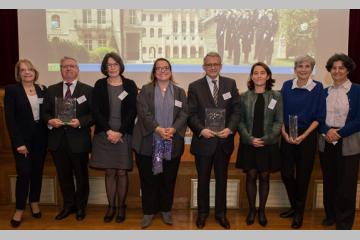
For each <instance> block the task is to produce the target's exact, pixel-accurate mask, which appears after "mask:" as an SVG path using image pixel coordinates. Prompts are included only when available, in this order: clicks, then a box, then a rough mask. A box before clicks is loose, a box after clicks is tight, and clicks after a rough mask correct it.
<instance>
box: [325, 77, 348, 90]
mask: <svg viewBox="0 0 360 240" xmlns="http://www.w3.org/2000/svg"><path fill="white" fill-rule="evenodd" d="M351 85H352V83H351V81H350V80H349V79H347V80H346V81H345V82H344V83H343V84H341V85H339V86H336V87H335V85H334V84H333V85H331V86H330V87H329V91H332V90H335V89H344V90H345V92H346V93H347V92H349V91H350V88H351Z"/></svg>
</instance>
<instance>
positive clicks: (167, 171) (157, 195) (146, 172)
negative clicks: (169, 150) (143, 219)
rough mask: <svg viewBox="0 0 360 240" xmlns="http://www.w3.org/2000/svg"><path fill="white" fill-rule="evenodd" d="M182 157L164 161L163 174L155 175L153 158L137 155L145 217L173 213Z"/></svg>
mask: <svg viewBox="0 0 360 240" xmlns="http://www.w3.org/2000/svg"><path fill="white" fill-rule="evenodd" d="M179 163H180V157H177V158H172V159H171V160H163V172H162V173H159V174H157V175H153V172H152V157H150V156H144V155H139V154H136V165H137V168H138V171H139V176H140V183H141V201H142V208H143V212H144V214H145V215H151V214H156V213H158V212H159V211H161V212H168V211H171V209H172V205H173V201H174V190H175V183H176V177H177V172H178V169H179Z"/></svg>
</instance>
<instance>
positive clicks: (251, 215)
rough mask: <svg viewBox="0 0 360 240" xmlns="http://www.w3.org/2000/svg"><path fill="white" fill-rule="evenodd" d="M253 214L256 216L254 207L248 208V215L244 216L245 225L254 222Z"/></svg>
mask: <svg viewBox="0 0 360 240" xmlns="http://www.w3.org/2000/svg"><path fill="white" fill-rule="evenodd" d="M255 216H256V209H250V210H249V213H248V215H247V217H246V224H247V225H252V224H254V221H255Z"/></svg>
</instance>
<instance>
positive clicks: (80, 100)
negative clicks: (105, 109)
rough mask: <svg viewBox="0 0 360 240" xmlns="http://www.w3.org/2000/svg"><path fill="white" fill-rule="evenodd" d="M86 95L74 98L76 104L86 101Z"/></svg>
mask: <svg viewBox="0 0 360 240" xmlns="http://www.w3.org/2000/svg"><path fill="white" fill-rule="evenodd" d="M86 100H87V99H86V97H85V95H82V96H81V97H78V98H77V99H76V101H77V102H78V104H82V103H83V102H86Z"/></svg>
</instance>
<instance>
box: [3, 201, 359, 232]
mask: <svg viewBox="0 0 360 240" xmlns="http://www.w3.org/2000/svg"><path fill="white" fill-rule="evenodd" d="M41 210H42V214H43V216H42V218H41V219H35V218H32V217H31V215H30V210H29V209H28V208H27V209H26V211H25V214H24V219H23V221H22V223H21V226H20V227H19V228H18V229H22V230H140V229H141V228H140V221H141V218H142V211H141V209H128V210H127V212H126V213H127V216H126V220H125V221H124V222H123V223H116V222H115V221H113V222H111V223H104V222H103V216H104V214H105V210H106V209H105V206H89V207H88V209H87V215H86V218H85V219H84V220H83V221H77V220H76V219H75V215H74V214H71V215H70V216H69V217H67V218H66V219H63V220H60V221H57V220H55V219H54V217H55V215H56V214H57V212H58V211H59V208H58V207H57V206H41ZM283 210H284V209H268V210H266V216H267V218H268V225H267V226H266V227H262V226H261V225H259V224H258V222H257V218H256V221H255V223H254V224H253V225H251V226H247V225H246V223H245V218H246V215H247V209H244V210H228V214H227V216H228V219H229V221H230V224H231V230H291V229H292V228H291V227H290V224H291V219H283V218H280V217H279V213H280V212H281V211H283ZM13 212H14V205H2V206H0V213H1V214H0V216H1V218H0V229H8V230H10V229H13V228H12V227H11V226H10V223H9V222H10V219H11V217H12V214H13ZM213 214H214V213H213V211H211V213H210V216H209V217H208V219H207V221H206V226H205V228H204V230H222V229H223V228H222V227H221V226H219V225H218V224H217V222H216V221H215V218H214V215H213ZM323 217H324V212H323V211H322V210H312V211H306V212H305V215H304V224H303V227H302V228H301V229H303V230H331V229H334V226H332V227H323V226H322V225H321V221H322V219H323ZM173 221H174V224H173V225H172V226H169V225H166V224H164V223H163V222H162V219H161V216H160V214H159V215H157V216H156V217H155V219H154V221H153V223H152V225H151V226H150V227H149V228H147V229H149V230H196V229H197V228H196V226H195V221H196V210H174V211H173ZM353 229H360V211H357V215H356V218H355V224H354V227H353Z"/></svg>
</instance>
